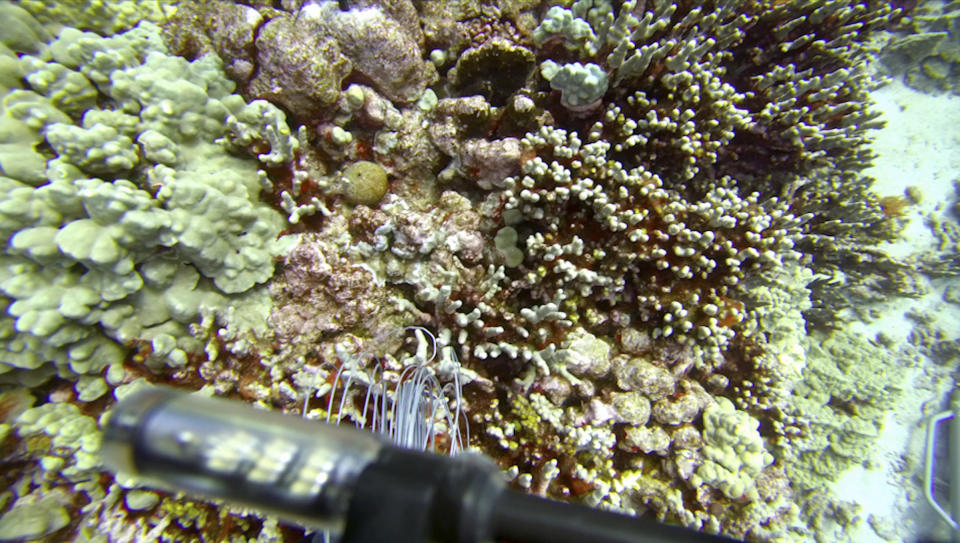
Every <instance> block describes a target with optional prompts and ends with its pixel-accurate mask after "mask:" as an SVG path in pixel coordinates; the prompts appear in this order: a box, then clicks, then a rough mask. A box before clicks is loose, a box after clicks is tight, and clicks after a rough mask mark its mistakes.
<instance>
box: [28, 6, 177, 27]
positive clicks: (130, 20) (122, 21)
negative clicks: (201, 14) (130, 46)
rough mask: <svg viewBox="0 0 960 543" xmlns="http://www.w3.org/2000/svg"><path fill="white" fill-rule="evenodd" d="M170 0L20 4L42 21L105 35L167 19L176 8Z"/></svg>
mask: <svg viewBox="0 0 960 543" xmlns="http://www.w3.org/2000/svg"><path fill="white" fill-rule="evenodd" d="M175 4H176V2H171V1H170V0H123V1H119V2H117V1H114V0H67V1H65V2H64V1H52V0H22V1H21V2H20V5H21V6H23V7H24V8H25V9H26V10H27V11H29V12H30V13H32V14H33V16H34V17H36V18H37V20H39V21H42V22H45V23H46V22H54V23H60V24H66V25H71V26H74V27H77V28H83V29H85V30H95V31H97V32H100V33H101V34H113V33H115V32H121V31H123V30H127V29H129V28H132V27H134V26H136V25H137V23H139V22H140V21H152V22H155V23H159V22H163V21H164V20H166V19H167V18H168V17H169V16H171V15H173V14H174V12H175V11H176V7H175Z"/></svg>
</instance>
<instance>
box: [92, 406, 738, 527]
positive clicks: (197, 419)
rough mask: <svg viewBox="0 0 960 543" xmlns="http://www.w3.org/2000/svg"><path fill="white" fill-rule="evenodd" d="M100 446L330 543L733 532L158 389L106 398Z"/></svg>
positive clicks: (107, 456)
mask: <svg viewBox="0 0 960 543" xmlns="http://www.w3.org/2000/svg"><path fill="white" fill-rule="evenodd" d="M102 455H103V460H104V464H105V465H106V466H107V467H108V468H110V469H111V470H113V471H115V472H122V473H124V474H127V475H131V476H134V477H137V478H139V480H140V481H141V482H143V483H145V484H148V485H152V486H156V487H159V488H164V489H169V490H180V491H184V492H187V493H189V494H192V495H197V496H205V497H210V498H218V499H222V500H225V501H228V502H233V503H236V504H240V505H242V506H244V507H247V508H250V509H253V510H257V511H261V512H265V513H270V514H273V515H276V516H277V517H279V518H281V519H286V520H291V521H295V522H298V523H300V524H301V525H303V526H308V527H311V528H315V529H317V530H324V531H326V532H327V533H328V534H329V535H330V538H331V540H334V541H338V542H340V543H380V542H382V541H392V542H394V543H426V542H436V543H444V542H447V543H484V542H487V541H491V540H501V539H506V540H509V541H513V542H518V543H519V542H533V543H565V542H570V543H574V542H576V543H580V542H582V541H591V542H593V543H628V542H657V543H659V542H679V541H684V542H689V541H731V540H730V539H727V538H724V537H721V536H716V535H710V534H705V533H701V532H697V531H693V530H687V529H684V528H680V527H677V526H668V525H665V524H660V523H658V522H655V521H653V520H649V519H640V518H636V517H629V516H626V515H620V514H616V513H611V512H608V511H600V510H597V509H591V508H589V507H585V506H581V505H572V504H567V503H562V502H557V501H552V500H547V499H543V498H539V497H536V496H530V495H527V494H523V493H521V492H517V491H514V490H510V489H508V488H506V484H505V483H504V481H503V476H502V475H501V473H500V470H499V469H498V468H497V466H496V464H495V463H493V462H492V461H491V460H489V459H487V458H485V457H482V456H480V455H476V454H470V453H467V454H459V455H456V456H452V457H451V456H442V455H438V454H430V453H425V452H420V451H413V450H408V449H404V448H401V447H397V446H395V445H392V444H389V443H387V442H386V441H384V440H382V439H381V438H379V437H376V436H374V435H373V434H370V433H368V432H365V431H363V430H358V429H355V428H347V427H340V426H334V425H331V424H325V423H320V422H316V421H307V420H304V419H301V418H299V417H296V416H289V415H283V414H281V413H277V412H271V411H265V410H262V409H255V408H253V407H252V406H249V405H246V404H243V403H241V402H235V401H228V400H224V399H218V398H208V397H204V396H200V395H196V394H185V393H183V392H180V391H177V390H174V389H171V388H164V387H157V388H146V389H143V390H139V391H136V392H134V393H132V394H130V395H129V396H127V397H126V398H124V399H123V400H122V401H121V402H119V403H118V404H117V405H116V406H114V408H113V410H112V411H111V412H110V415H109V417H108V419H107V421H106V424H105V428H104V441H103V448H102Z"/></svg>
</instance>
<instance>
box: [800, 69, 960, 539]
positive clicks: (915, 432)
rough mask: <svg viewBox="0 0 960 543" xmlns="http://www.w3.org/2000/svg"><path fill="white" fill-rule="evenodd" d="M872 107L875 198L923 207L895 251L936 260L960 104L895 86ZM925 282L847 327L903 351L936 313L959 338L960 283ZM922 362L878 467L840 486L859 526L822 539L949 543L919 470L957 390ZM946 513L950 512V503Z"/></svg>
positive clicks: (911, 212) (950, 198)
mask: <svg viewBox="0 0 960 543" xmlns="http://www.w3.org/2000/svg"><path fill="white" fill-rule="evenodd" d="M873 98H874V100H875V101H876V103H877V107H878V109H879V110H880V111H882V112H883V119H884V120H885V121H886V126H885V127H884V128H883V129H881V130H878V131H876V132H874V134H873V136H874V139H875V141H874V142H873V148H874V150H875V152H876V153H877V155H878V156H877V158H876V160H875V162H874V167H872V168H871V169H869V170H867V172H866V173H867V174H868V175H871V176H873V177H875V178H876V183H875V185H874V189H875V191H876V192H877V193H878V194H879V195H880V196H894V195H903V194H904V190H905V189H906V187H908V186H915V187H918V188H919V189H920V191H921V192H922V195H923V197H922V199H921V201H920V202H919V203H918V204H916V205H913V206H910V207H909V208H908V211H907V214H906V216H907V218H908V222H907V224H906V225H905V226H904V229H903V236H902V238H901V239H900V240H899V241H897V242H896V243H894V244H892V246H889V247H888V249H889V252H890V253H891V254H892V255H894V256H899V257H905V258H909V257H911V256H919V255H920V254H922V253H925V252H928V251H934V250H936V246H937V241H936V238H935V237H934V234H933V232H932V230H931V228H930V226H929V224H928V221H927V218H928V217H929V216H931V215H932V216H939V217H942V218H944V219H947V218H948V217H947V216H945V215H947V214H948V213H949V211H948V209H949V207H951V206H952V205H953V204H954V203H955V202H956V199H957V196H956V192H955V189H954V187H953V183H954V181H955V180H958V179H960V97H958V96H949V95H944V96H930V95H926V94H923V93H920V92H917V91H915V90H913V89H910V88H908V87H907V86H905V85H904V84H903V83H902V82H901V81H899V80H897V81H894V82H891V83H890V84H888V85H886V86H884V87H882V88H880V89H878V90H876V91H875V92H874V93H873ZM951 220H957V218H956V217H955V216H954V217H952V219H951ZM926 280H927V281H928V285H927V288H928V289H929V292H928V293H927V294H926V295H924V296H923V297H921V298H918V299H911V298H902V297H901V298H895V299H891V300H890V301H888V302H886V303H884V304H881V305H880V306H879V307H876V308H874V309H877V310H878V311H879V312H880V315H879V318H877V319H874V320H872V321H870V322H863V321H860V320H854V321H853V322H852V323H851V324H850V327H851V328H852V329H853V330H854V331H857V332H859V333H862V334H864V335H866V336H868V337H871V338H873V337H875V336H876V335H877V334H878V333H883V334H885V335H886V336H887V337H892V338H895V339H896V340H897V341H898V342H904V341H908V339H907V337H908V335H909V333H910V332H911V330H912V329H913V328H914V327H915V326H916V322H915V320H913V319H910V318H909V317H908V316H907V314H909V313H915V314H917V313H919V314H927V315H929V314H933V315H935V318H936V319H937V322H938V324H939V326H940V327H942V328H943V329H944V330H948V331H951V332H952V333H951V337H956V336H957V335H958V334H960V305H957V304H951V303H946V302H944V301H943V292H944V289H945V288H946V287H947V286H948V285H949V284H950V283H951V282H952V283H954V284H957V283H958V280H957V279H956V278H951V279H936V278H934V279H931V278H929V277H926ZM923 360H924V363H923V364H922V365H921V366H920V367H918V368H915V369H912V370H910V373H909V377H908V379H907V381H906V382H905V383H904V386H905V394H903V396H902V398H901V400H900V401H899V402H898V403H897V405H893V406H891V409H890V414H889V415H888V418H887V420H886V423H885V425H884V428H883V431H882V433H881V435H880V437H879V439H878V440H877V443H876V450H875V453H876V454H875V457H874V459H873V460H874V461H875V462H874V465H871V466H870V467H869V468H865V467H861V466H858V467H856V468H854V469H851V470H849V471H848V472H846V473H845V474H844V475H843V477H842V478H841V479H840V480H839V481H838V482H837V483H836V485H835V487H834V491H835V493H836V497H837V498H839V499H841V500H849V501H853V502H857V503H859V504H860V506H861V510H860V512H859V517H860V522H858V523H857V524H856V525H855V526H853V527H848V528H847V530H846V531H845V533H844V534H843V535H842V536H841V535H840V534H839V533H835V534H829V533H821V534H819V536H820V538H823V539H824V540H826V541H831V540H835V539H837V538H839V539H840V540H850V541H857V542H872V541H877V542H879V541H921V540H930V539H932V540H936V541H942V540H944V538H945V537H949V528H948V525H947V523H946V522H944V521H943V520H940V518H939V517H938V516H937V514H936V512H935V511H934V510H933V508H931V507H930V506H929V505H928V504H927V501H926V499H925V498H924V496H923V494H922V488H923V485H922V480H923V479H922V474H923V471H922V470H923V460H924V457H923V455H924V442H925V439H926V428H925V425H926V421H927V419H929V417H930V416H932V415H934V414H936V413H938V412H941V411H944V410H946V409H947V408H948V404H949V401H950V394H951V390H952V389H953V386H954V379H953V378H952V377H951V375H953V374H956V369H957V368H956V367H944V366H942V365H939V364H937V363H936V362H934V361H933V360H931V359H929V358H927V357H924V358H923ZM954 362H955V361H954ZM938 429H942V430H944V434H943V435H944V437H946V433H945V431H946V430H947V425H940V426H938ZM958 453H960V451H958ZM937 466H938V468H941V469H940V470H939V471H943V470H945V469H946V468H947V467H948V466H940V465H939V459H938V462H937ZM956 484H960V481H958V482H956ZM942 505H943V507H945V508H946V509H948V510H949V505H948V504H947V503H943V504H942Z"/></svg>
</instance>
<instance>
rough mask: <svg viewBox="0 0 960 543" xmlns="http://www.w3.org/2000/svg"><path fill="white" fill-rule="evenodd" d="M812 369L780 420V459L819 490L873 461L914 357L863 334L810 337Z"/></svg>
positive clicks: (797, 480) (793, 475)
mask: <svg viewBox="0 0 960 543" xmlns="http://www.w3.org/2000/svg"><path fill="white" fill-rule="evenodd" d="M804 347H805V348H806V353H807V366H806V369H805V370H804V372H803V379H802V380H801V381H800V382H799V383H798V384H797V386H796V387H794V389H793V391H792V394H791V398H790V403H789V404H788V406H789V407H787V408H786V409H785V413H784V419H783V421H782V422H781V423H778V425H777V431H778V433H780V434H781V435H782V436H783V437H781V438H779V439H778V440H777V443H776V444H777V448H778V450H779V454H778V457H779V458H782V459H783V460H784V461H785V467H786V469H787V473H788V474H789V476H790V479H791V481H793V484H794V485H795V486H796V487H798V488H801V489H816V488H820V487H822V486H824V485H825V484H827V483H829V482H831V481H835V480H836V479H837V478H838V477H839V476H840V474H841V473H843V472H844V471H845V470H847V469H848V468H850V467H852V466H855V465H857V464H861V463H863V462H865V461H867V460H868V459H869V458H870V454H871V451H872V450H873V449H874V445H875V442H876V440H877V438H878V436H879V434H880V430H881V428H882V426H883V421H884V418H885V416H886V413H887V410H888V409H889V406H890V404H891V403H892V402H894V401H896V399H897V398H898V397H899V395H900V394H901V393H902V388H901V386H902V385H901V382H902V380H903V374H904V372H905V369H906V368H907V367H909V365H910V362H909V361H910V359H911V357H914V356H915V355H910V354H907V353H904V352H898V351H897V350H891V349H888V348H885V347H882V346H880V345H877V344H875V343H873V342H871V341H868V340H867V339H866V338H864V337H863V336H860V335H857V334H854V333H849V332H836V333H834V334H831V335H829V336H826V337H823V336H822V335H821V334H813V335H811V336H810V337H809V338H807V339H806V342H805V345H804Z"/></svg>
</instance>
